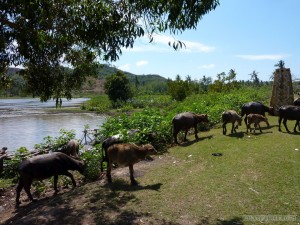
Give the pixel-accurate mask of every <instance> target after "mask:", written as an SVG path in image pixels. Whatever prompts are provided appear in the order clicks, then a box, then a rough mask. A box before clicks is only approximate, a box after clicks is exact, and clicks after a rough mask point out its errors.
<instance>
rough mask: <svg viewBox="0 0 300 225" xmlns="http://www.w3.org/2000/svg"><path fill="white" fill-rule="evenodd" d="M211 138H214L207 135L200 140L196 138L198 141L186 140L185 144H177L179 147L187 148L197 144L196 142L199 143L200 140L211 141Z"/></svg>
mask: <svg viewBox="0 0 300 225" xmlns="http://www.w3.org/2000/svg"><path fill="white" fill-rule="evenodd" d="M213 136H214V135H208V136H205V137H200V138H198V139H194V140H192V141H189V140H188V139H187V141H186V142H182V143H179V145H178V146H181V147H187V146H190V145H192V144H195V143H197V142H199V141H202V140H205V139H212V138H213Z"/></svg>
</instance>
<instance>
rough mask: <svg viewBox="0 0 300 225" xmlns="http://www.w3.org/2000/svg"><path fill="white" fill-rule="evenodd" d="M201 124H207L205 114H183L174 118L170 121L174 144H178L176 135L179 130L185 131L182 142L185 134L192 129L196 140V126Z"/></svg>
mask: <svg viewBox="0 0 300 225" xmlns="http://www.w3.org/2000/svg"><path fill="white" fill-rule="evenodd" d="M201 122H209V120H208V116H207V114H196V113H192V112H184V113H180V114H177V115H176V116H174V117H173V119H172V123H173V137H174V140H175V143H176V144H178V142H177V134H178V133H179V131H181V130H184V131H185V136H184V141H186V135H187V132H188V130H189V129H190V128H192V127H194V129H195V138H196V139H198V135H197V133H198V131H197V124H198V123H201Z"/></svg>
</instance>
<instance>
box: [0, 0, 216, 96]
mask: <svg viewBox="0 0 300 225" xmlns="http://www.w3.org/2000/svg"><path fill="white" fill-rule="evenodd" d="M218 4H219V0H151V1H149V0H61V1H55V0H43V1H40V0H14V1H1V5H0V76H1V77H0V78H1V79H0V81H2V80H6V79H4V76H5V73H4V71H5V69H6V68H7V67H8V66H10V65H15V66H19V65H22V66H24V67H25V68H26V69H25V70H24V73H23V75H24V77H25V78H26V80H27V82H28V85H29V89H30V91H31V92H32V93H34V94H35V95H38V96H40V97H41V99H42V100H45V101H46V100H48V99H49V98H51V97H68V98H70V97H71V91H72V90H73V89H76V88H78V87H79V86H80V85H81V84H82V83H83V82H84V80H85V78H86V76H90V75H92V74H94V73H95V66H96V64H97V61H98V62H99V61H100V60H109V61H115V60H117V59H118V57H119V55H120V54H121V53H122V51H121V49H122V48H124V47H126V48H128V47H133V44H134V41H135V40H136V38H138V37H141V36H144V35H148V37H149V41H150V42H151V41H152V40H153V34H155V33H159V32H170V33H171V34H177V33H181V32H183V31H185V30H186V29H195V28H196V26H197V23H198V22H199V20H200V19H201V18H202V16H203V15H205V14H206V13H208V12H209V11H211V10H213V9H215V8H216V7H217V6H218ZM169 44H170V45H171V46H172V47H173V48H175V49H177V48H179V47H181V46H182V43H181V42H180V41H178V42H174V43H169ZM62 65H70V66H71V67H72V68H73V69H74V70H73V71H72V72H70V71H69V70H65V69H63V67H62ZM0 87H1V85H0Z"/></svg>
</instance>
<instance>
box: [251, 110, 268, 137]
mask: <svg viewBox="0 0 300 225" xmlns="http://www.w3.org/2000/svg"><path fill="white" fill-rule="evenodd" d="M247 120H248V121H247V122H248V124H247V133H248V129H250V132H251V130H252V128H251V124H252V123H254V133H255V130H256V127H258V128H259V130H260V133H262V130H261V128H260V125H259V123H260V122H265V123H266V124H267V126H268V127H270V124H269V121H268V118H267V117H265V116H262V115H260V114H252V113H250V114H249V115H248V116H247Z"/></svg>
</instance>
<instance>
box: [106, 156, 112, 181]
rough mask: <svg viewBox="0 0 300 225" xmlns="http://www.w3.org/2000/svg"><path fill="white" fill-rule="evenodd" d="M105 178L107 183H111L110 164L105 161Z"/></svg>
mask: <svg viewBox="0 0 300 225" xmlns="http://www.w3.org/2000/svg"><path fill="white" fill-rule="evenodd" d="M106 178H107V182H108V183H111V182H112V179H111V163H110V162H109V160H108V161H107V169H106Z"/></svg>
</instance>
